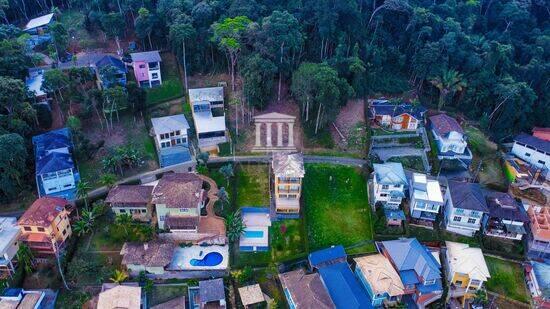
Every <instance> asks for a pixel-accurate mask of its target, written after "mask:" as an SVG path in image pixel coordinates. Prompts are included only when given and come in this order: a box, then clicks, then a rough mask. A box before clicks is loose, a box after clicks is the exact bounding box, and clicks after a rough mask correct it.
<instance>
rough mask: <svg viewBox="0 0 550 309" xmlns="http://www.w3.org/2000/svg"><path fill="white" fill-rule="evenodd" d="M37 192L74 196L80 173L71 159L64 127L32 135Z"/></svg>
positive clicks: (67, 135) (69, 139) (71, 145)
mask: <svg viewBox="0 0 550 309" xmlns="http://www.w3.org/2000/svg"><path fill="white" fill-rule="evenodd" d="M32 144H33V147H34V155H35V176H36V185H37V187H38V196H39V197H42V196H46V195H48V196H56V197H61V198H64V199H66V200H69V201H74V200H75V198H76V184H77V183H78V181H79V180H80V174H79V173H78V170H77V169H76V167H75V164H74V160H73V155H72V153H73V144H72V142H71V135H70V132H69V129H68V128H62V129H58V130H53V131H50V132H47V133H44V134H40V135H36V136H34V137H33V138H32Z"/></svg>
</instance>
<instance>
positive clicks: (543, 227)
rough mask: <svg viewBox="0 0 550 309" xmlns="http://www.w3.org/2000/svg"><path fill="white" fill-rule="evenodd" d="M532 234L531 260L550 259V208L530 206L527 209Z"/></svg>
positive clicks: (530, 241) (530, 239) (530, 245)
mask: <svg viewBox="0 0 550 309" xmlns="http://www.w3.org/2000/svg"><path fill="white" fill-rule="evenodd" d="M527 214H528V216H529V220H530V223H531V224H530V225H531V231H530V232H531V233H530V235H529V239H528V249H529V251H528V255H529V256H530V257H531V258H539V259H548V258H550V207H547V206H539V205H529V208H528V209H527Z"/></svg>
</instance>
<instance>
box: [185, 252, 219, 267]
mask: <svg viewBox="0 0 550 309" xmlns="http://www.w3.org/2000/svg"><path fill="white" fill-rule="evenodd" d="M222 261H223V255H221V253H219V252H210V253H207V254H206V255H205V256H204V257H203V258H202V259H191V260H190V261H189V264H191V265H192V266H217V265H219V264H221V262H222Z"/></svg>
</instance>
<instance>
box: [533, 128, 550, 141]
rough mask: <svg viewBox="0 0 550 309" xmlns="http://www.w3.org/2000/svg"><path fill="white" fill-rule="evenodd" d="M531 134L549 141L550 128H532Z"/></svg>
mask: <svg viewBox="0 0 550 309" xmlns="http://www.w3.org/2000/svg"><path fill="white" fill-rule="evenodd" d="M533 136H534V137H536V138H539V139H541V140H544V141H547V142H550V128H540V127H534V128H533Z"/></svg>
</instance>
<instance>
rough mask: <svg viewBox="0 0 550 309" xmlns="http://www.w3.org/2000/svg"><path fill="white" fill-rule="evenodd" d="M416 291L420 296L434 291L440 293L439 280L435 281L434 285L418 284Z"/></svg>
mask: <svg viewBox="0 0 550 309" xmlns="http://www.w3.org/2000/svg"><path fill="white" fill-rule="evenodd" d="M416 289H417V290H418V291H419V292H420V293H422V294H429V293H433V292H436V291H442V290H443V285H442V284H441V280H436V281H435V283H434V284H428V285H424V284H418V285H417V286H416Z"/></svg>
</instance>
